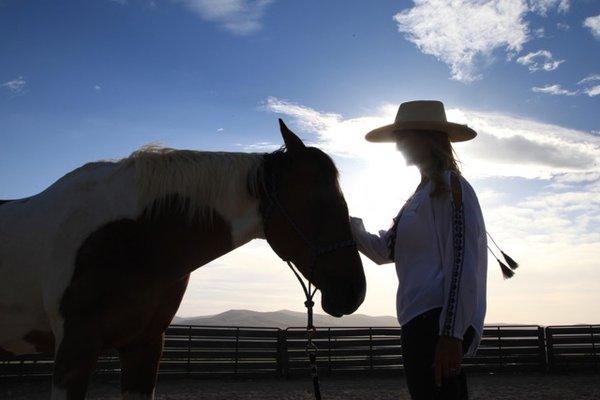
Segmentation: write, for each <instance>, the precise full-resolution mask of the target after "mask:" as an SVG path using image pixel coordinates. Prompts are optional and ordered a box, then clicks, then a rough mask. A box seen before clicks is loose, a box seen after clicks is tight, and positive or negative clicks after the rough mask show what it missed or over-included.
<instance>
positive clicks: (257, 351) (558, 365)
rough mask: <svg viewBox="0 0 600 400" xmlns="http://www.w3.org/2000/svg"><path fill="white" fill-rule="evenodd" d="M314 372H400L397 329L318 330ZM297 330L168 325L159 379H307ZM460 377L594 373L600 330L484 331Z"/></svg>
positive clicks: (5, 372) (101, 365)
mask: <svg viewBox="0 0 600 400" xmlns="http://www.w3.org/2000/svg"><path fill="white" fill-rule="evenodd" d="M314 338H315V339H314V340H315V343H316V344H317V346H318V349H319V351H318V366H319V368H320V371H321V372H323V373H325V374H335V373H342V372H348V371H362V372H367V373H382V372H389V373H397V372H401V371H402V344H401V328H399V327H373V328H318V329H317V332H316V333H315V336H314ZM305 345H306V332H305V331H304V329H303V328H288V329H285V330H282V329H278V328H253V327H210V326H187V325H185V326H184V325H171V326H170V327H169V328H168V329H167V331H166V335H165V345H164V351H163V355H162V359H161V364H160V372H159V373H160V374H162V375H171V376H199V377H200V376H207V377H216V376H224V375H227V376H250V375H252V376H271V377H289V376H295V375H301V374H302V375H306V374H307V368H308V364H307V357H306V352H305ZM463 366H464V368H465V369H467V370H479V371H523V370H537V371H547V370H552V371H554V370H565V369H569V370H591V371H600V325H572V326H549V327H546V328H543V327H541V326H537V325H518V326H508V325H486V327H485V328H484V333H483V337H482V340H481V343H480V346H479V348H478V350H477V354H475V356H472V357H465V359H464V360H463ZM52 368H53V362H52V357H51V356H50V355H40V354H37V355H28V356H18V357H8V358H7V357H5V358H0V377H9V376H11V377H32V376H49V375H51V374H52ZM119 369H120V365H119V359H118V355H117V353H116V352H115V351H111V352H107V353H105V354H103V355H102V356H101V357H100V359H99V361H98V365H97V368H96V373H97V374H117V373H118V372H119Z"/></svg>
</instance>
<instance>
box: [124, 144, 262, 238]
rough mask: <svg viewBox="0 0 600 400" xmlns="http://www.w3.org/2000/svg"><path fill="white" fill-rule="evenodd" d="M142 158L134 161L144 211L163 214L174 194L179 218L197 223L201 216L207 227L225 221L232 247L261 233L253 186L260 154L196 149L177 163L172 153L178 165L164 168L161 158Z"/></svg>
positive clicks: (257, 183)
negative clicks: (180, 213)
mask: <svg viewBox="0 0 600 400" xmlns="http://www.w3.org/2000/svg"><path fill="white" fill-rule="evenodd" d="M167 156H168V155H167ZM143 157H144V156H143V155H142V156H141V157H139V158H138V161H137V162H136V167H137V168H136V171H137V172H136V174H137V182H138V196H139V199H140V202H141V207H142V208H141V209H142V210H144V213H145V214H146V215H159V214H161V213H162V211H163V210H164V205H165V202H167V203H168V202H169V196H171V195H175V196H176V197H177V201H176V202H177V203H178V206H177V209H178V210H179V212H182V213H183V215H182V216H181V217H182V218H183V221H188V222H191V223H195V222H198V221H196V218H197V217H198V216H200V218H201V221H200V222H201V224H204V225H206V226H207V227H209V228H210V227H211V225H212V224H213V223H220V224H224V225H225V226H227V228H228V231H229V233H230V238H229V240H228V241H229V242H230V243H231V246H232V249H234V248H237V247H239V246H241V245H243V244H244V243H247V242H248V241H250V240H252V239H255V238H263V237H264V234H263V229H262V228H263V227H262V216H261V214H260V209H259V206H260V203H261V199H262V196H261V195H260V194H258V193H259V191H258V190H256V188H257V187H259V186H260V182H261V180H260V179H261V170H262V167H263V163H264V155H263V154H247V153H224V152H223V153H211V152H194V153H193V154H191V155H190V154H189V153H188V154H187V156H186V157H187V158H186V159H184V160H183V161H181V162H179V160H181V159H177V157H178V156H177V154H176V153H175V154H174V155H173V156H172V158H175V162H174V164H176V165H177V167H178V168H179V170H175V168H164V159H163V160H161V159H158V162H156V161H155V160H152V159H151V158H150V160H149V161H148V160H144V158H143ZM161 162H163V165H161V164H160V163H161ZM160 167H163V168H160ZM205 171H208V172H205ZM182 177H183V178H182ZM157 182H161V184H157ZM215 229H217V228H216V227H215Z"/></svg>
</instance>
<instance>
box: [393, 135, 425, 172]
mask: <svg viewBox="0 0 600 400" xmlns="http://www.w3.org/2000/svg"><path fill="white" fill-rule="evenodd" d="M424 134H425V133H424V132H422V133H419V132H415V131H402V132H400V133H397V136H396V148H397V149H398V151H399V152H400V153H402V156H403V157H404V160H405V161H406V165H422V164H424V163H425V162H426V161H427V159H428V158H429V156H430V152H429V149H428V148H427V142H426V141H425V140H423V136H422V135H424Z"/></svg>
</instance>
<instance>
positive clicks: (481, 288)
mask: <svg viewBox="0 0 600 400" xmlns="http://www.w3.org/2000/svg"><path fill="white" fill-rule="evenodd" d="M475 136H476V133H475V131H473V130H472V129H470V128H468V127H467V126H466V125H459V124H454V123H450V122H447V121H446V114H445V111H444V105H443V104H442V103H441V102H438V101H412V102H408V103H403V104H402V105H401V106H400V109H399V111H398V114H397V116H396V121H395V122H394V123H393V124H391V125H387V126H384V127H381V128H378V129H375V130H373V131H371V132H369V133H368V134H367V136H366V139H367V140H368V141H371V142H396V145H397V148H398V150H399V151H400V152H401V153H402V155H403V156H404V158H405V160H406V163H407V165H414V166H416V167H417V168H418V169H419V172H420V173H421V183H420V184H419V186H418V187H417V189H416V191H415V192H414V194H413V195H412V196H411V197H410V198H409V199H408V200H407V201H406V203H405V204H404V206H403V207H402V209H401V210H400V212H399V213H398V215H397V216H396V218H394V222H393V224H392V226H391V228H390V229H388V230H383V231H380V232H379V235H374V234H371V233H369V232H367V231H365V228H364V225H363V223H362V220H361V219H360V218H354V217H351V226H352V230H353V235H354V236H355V240H356V242H357V245H358V249H359V250H360V251H361V252H362V253H363V254H365V255H366V256H367V257H369V258H370V259H371V260H373V261H374V262H375V263H377V264H384V263H391V262H394V263H395V264H396V271H397V274H398V280H399V286H398V292H397V297H396V306H397V313H398V321H399V323H400V325H401V326H402V351H403V359H404V369H405V376H406V382H407V386H408V389H409V392H410V394H411V397H412V398H413V399H415V400H421V399H428V400H429V399H437V398H440V399H466V398H467V397H468V394H467V386H466V377H465V374H464V371H461V369H460V364H461V359H462V356H463V354H468V355H472V354H474V353H475V351H476V349H477V346H478V345H479V341H480V339H481V335H482V331H483V320H484V317H485V309H486V274H487V251H486V248H487V240H486V230H485V224H484V221H483V217H482V214H481V209H480V207H479V203H478V201H477V196H476V195H475V192H474V191H473V188H472V187H471V186H470V185H469V183H468V182H467V181H466V180H465V178H463V177H462V175H461V173H460V171H459V168H458V166H457V163H456V160H455V158H454V155H453V150H452V146H451V142H458V141H465V140H470V139H473V138H474V137H475Z"/></svg>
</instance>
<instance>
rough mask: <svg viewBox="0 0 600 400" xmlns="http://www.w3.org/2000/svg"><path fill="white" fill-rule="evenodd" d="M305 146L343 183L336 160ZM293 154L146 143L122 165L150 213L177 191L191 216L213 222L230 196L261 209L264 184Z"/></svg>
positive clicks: (317, 162)
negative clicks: (131, 175)
mask: <svg viewBox="0 0 600 400" xmlns="http://www.w3.org/2000/svg"><path fill="white" fill-rule="evenodd" d="M307 150H308V151H309V152H310V154H311V155H312V162H313V163H314V165H316V166H318V168H319V169H320V171H322V176H325V177H327V176H328V177H330V179H333V180H334V181H335V184H336V186H338V188H339V183H338V170H337V168H336V166H335V163H334V162H333V160H332V159H331V158H330V157H329V156H328V155H326V154H325V153H323V152H322V151H320V150H318V149H317V148H312V147H309V148H307ZM289 155H290V152H289V151H287V149H286V148H285V146H282V147H281V148H279V149H278V150H275V151H273V152H271V153H242V152H212V151H196V150H177V149H172V148H168V147H162V146H156V145H147V146H143V147H142V148H140V149H139V150H137V151H134V152H133V153H132V154H131V155H130V156H129V157H126V158H124V159H122V160H121V161H120V163H121V167H122V168H125V167H129V166H133V167H134V168H135V182H136V186H137V192H138V204H139V207H140V210H144V212H145V213H146V215H149V216H158V215H160V212H161V210H162V209H164V207H165V206H167V205H169V206H171V207H172V205H173V204H172V203H170V200H172V196H173V195H179V196H180V197H181V198H182V199H185V201H182V202H179V204H178V207H179V208H180V212H181V213H182V215H184V216H185V217H186V220H187V221H189V222H192V221H194V220H196V219H197V218H199V217H204V218H207V220H208V221H209V222H210V221H211V220H212V216H213V211H214V210H218V209H220V208H222V207H231V206H232V204H231V202H232V201H235V202H242V201H244V200H247V201H255V200H256V199H258V200H259V204H260V210H259V211H260V212H261V214H262V213H263V212H264V210H263V208H264V207H265V202H264V201H262V200H263V199H262V195H264V193H263V189H264V188H265V184H269V183H270V182H267V181H268V180H270V179H275V180H278V178H279V176H280V174H281V173H282V172H284V170H285V169H286V168H288V165H289V161H290V158H289ZM232 199H233V200H232ZM233 206H234V207H235V205H233Z"/></svg>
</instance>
